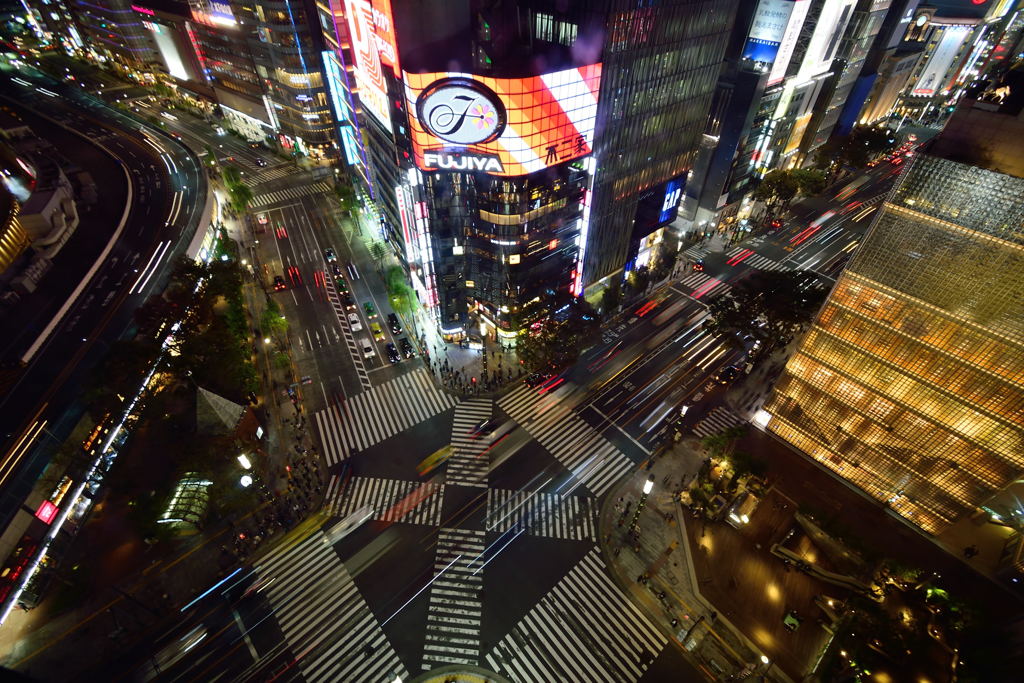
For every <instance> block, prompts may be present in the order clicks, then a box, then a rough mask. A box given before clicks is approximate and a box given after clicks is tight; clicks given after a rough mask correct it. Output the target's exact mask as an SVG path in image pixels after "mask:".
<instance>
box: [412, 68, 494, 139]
mask: <svg viewBox="0 0 1024 683" xmlns="http://www.w3.org/2000/svg"><path fill="white" fill-rule="evenodd" d="M416 115H417V116H418V117H419V120H420V123H422V124H423V127H424V128H425V129H426V130H427V132H428V133H430V134H431V135H433V136H434V137H436V138H440V139H441V140H444V141H445V142H450V143H452V144H455V145H476V144H481V143H485V142H490V141H491V140H493V139H495V138H496V137H498V136H499V135H501V132H502V131H503V130H505V107H504V106H503V105H502V103H501V100H500V99H498V96H497V95H495V94H494V93H493V92H492V91H491V89H490V88H488V87H486V86H484V85H482V84H480V83H477V82H476V81H471V80H469V79H464V78H446V79H442V80H440V81H437V82H436V83H434V84H433V85H430V86H428V87H427V88H426V89H425V90H424V91H423V92H422V93H420V96H419V97H418V98H417V100H416Z"/></svg>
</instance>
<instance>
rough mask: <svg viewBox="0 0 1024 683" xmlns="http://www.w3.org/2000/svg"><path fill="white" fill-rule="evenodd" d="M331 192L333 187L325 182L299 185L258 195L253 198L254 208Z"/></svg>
mask: <svg viewBox="0 0 1024 683" xmlns="http://www.w3.org/2000/svg"><path fill="white" fill-rule="evenodd" d="M330 191H331V186H330V185H328V184H327V183H325V182H319V183H311V184H306V185H298V186H296V187H286V188H284V189H283V190H273V191H271V192H264V193H263V194H258V195H256V196H255V197H253V200H252V206H253V208H259V207H262V206H269V205H271V204H279V203H281V202H286V201H288V200H290V199H298V198H299V197H305V196H306V195H311V194H323V193H326V192H330Z"/></svg>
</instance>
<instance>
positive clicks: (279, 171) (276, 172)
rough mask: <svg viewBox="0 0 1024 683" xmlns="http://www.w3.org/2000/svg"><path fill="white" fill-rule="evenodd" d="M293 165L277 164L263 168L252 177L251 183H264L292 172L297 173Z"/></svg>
mask: <svg viewBox="0 0 1024 683" xmlns="http://www.w3.org/2000/svg"><path fill="white" fill-rule="evenodd" d="M299 172H300V171H298V170H296V168H295V166H293V165H292V164H289V163H287V162H286V163H283V164H278V165H277V166H271V167H270V168H265V169H263V170H262V171H260V172H259V173H257V174H256V176H255V177H254V178H253V184H256V185H258V184H259V183H265V182H267V181H270V180H277V179H278V178H284V177H285V176H288V175H291V174H292V173H299Z"/></svg>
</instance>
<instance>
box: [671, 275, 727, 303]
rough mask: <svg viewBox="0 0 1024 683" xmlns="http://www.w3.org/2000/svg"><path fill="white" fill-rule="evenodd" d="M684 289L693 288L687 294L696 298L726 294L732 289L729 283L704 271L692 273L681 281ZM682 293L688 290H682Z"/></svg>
mask: <svg viewBox="0 0 1024 683" xmlns="http://www.w3.org/2000/svg"><path fill="white" fill-rule="evenodd" d="M679 284H680V285H682V287H683V288H684V289H689V290H692V291H691V293H690V294H688V295H687V296H692V297H694V298H706V297H715V296H717V295H719V294H725V293H726V292H728V291H729V290H731V289H732V287H730V286H729V285H727V284H726V283H724V282H722V281H721V280H719V279H717V278H713V277H711V276H709V275H706V274H704V273H691V274H690V275H688V276H686V277H684V278H683V279H682V280H680V281H679ZM680 293H681V294H686V292H683V291H680Z"/></svg>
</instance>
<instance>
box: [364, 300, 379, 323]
mask: <svg viewBox="0 0 1024 683" xmlns="http://www.w3.org/2000/svg"><path fill="white" fill-rule="evenodd" d="M363 310H364V311H366V317H367V318H370V319H371V320H372V319H373V318H376V317H377V310H376V309H375V308H374V307H373V304H371V303H370V302H369V301H367V302H366V303H364V304H363Z"/></svg>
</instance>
